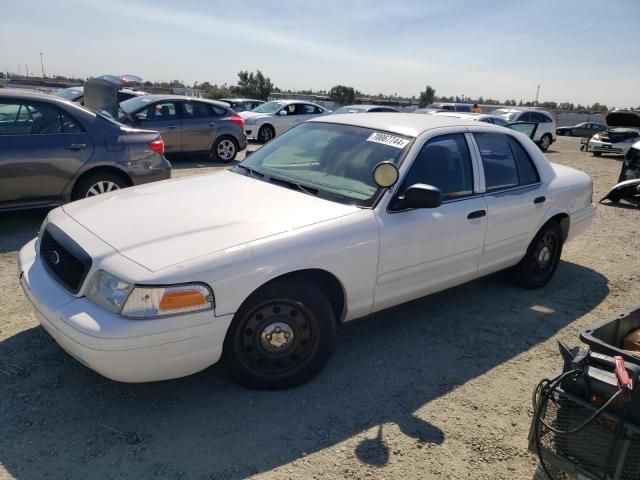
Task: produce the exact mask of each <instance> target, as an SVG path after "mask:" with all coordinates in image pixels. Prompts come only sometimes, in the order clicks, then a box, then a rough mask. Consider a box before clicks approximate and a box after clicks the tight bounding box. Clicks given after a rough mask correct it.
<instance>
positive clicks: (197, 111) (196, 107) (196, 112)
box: [182, 102, 216, 118]
mask: <svg viewBox="0 0 640 480" xmlns="http://www.w3.org/2000/svg"><path fill="white" fill-rule="evenodd" d="M182 105H183V107H184V116H185V118H207V117H215V116H216V114H215V112H214V111H213V110H212V109H211V108H210V106H209V105H207V104H206V103H200V102H184V103H183V104H182Z"/></svg>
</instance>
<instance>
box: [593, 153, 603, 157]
mask: <svg viewBox="0 0 640 480" xmlns="http://www.w3.org/2000/svg"><path fill="white" fill-rule="evenodd" d="M591 153H592V154H593V156H594V157H600V156H602V152H591Z"/></svg>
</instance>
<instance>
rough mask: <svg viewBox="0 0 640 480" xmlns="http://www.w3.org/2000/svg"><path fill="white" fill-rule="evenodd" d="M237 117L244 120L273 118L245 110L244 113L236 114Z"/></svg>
mask: <svg viewBox="0 0 640 480" xmlns="http://www.w3.org/2000/svg"><path fill="white" fill-rule="evenodd" d="M238 115H240V116H241V117H242V118H243V119H244V120H246V119H248V118H261V117H263V118H264V117H273V115H271V114H270V113H258V112H252V111H251V110H247V111H246V112H240V113H238Z"/></svg>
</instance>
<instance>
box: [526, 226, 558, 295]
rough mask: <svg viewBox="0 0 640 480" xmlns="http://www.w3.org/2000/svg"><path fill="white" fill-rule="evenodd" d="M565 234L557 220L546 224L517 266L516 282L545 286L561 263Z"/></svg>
mask: <svg viewBox="0 0 640 480" xmlns="http://www.w3.org/2000/svg"><path fill="white" fill-rule="evenodd" d="M563 242H564V234H563V232H562V227H561V226H560V224H559V223H558V222H556V221H553V220H552V221H550V222H548V223H547V224H546V225H544V226H543V227H542V228H541V229H540V231H539V232H538V234H537V235H536V236H535V237H534V239H533V240H532V241H531V244H530V245H529V248H527V253H526V254H525V256H524V258H523V259H522V260H520V263H519V264H518V265H517V266H516V268H515V275H516V282H517V283H518V284H519V285H520V286H521V287H524V288H531V289H533V288H541V287H544V286H545V285H546V284H547V283H549V280H551V277H553V274H554V273H555V271H556V269H557V268H558V264H559V263H560V255H562V244H563Z"/></svg>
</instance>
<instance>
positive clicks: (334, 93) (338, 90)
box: [329, 85, 356, 105]
mask: <svg viewBox="0 0 640 480" xmlns="http://www.w3.org/2000/svg"><path fill="white" fill-rule="evenodd" d="M329 96H330V97H331V100H333V101H334V102H336V103H337V104H338V105H350V104H352V103H353V102H354V101H355V99H356V91H355V90H354V89H353V87H347V86H345V85H336V86H335V87H333V88H332V89H331V90H329Z"/></svg>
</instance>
